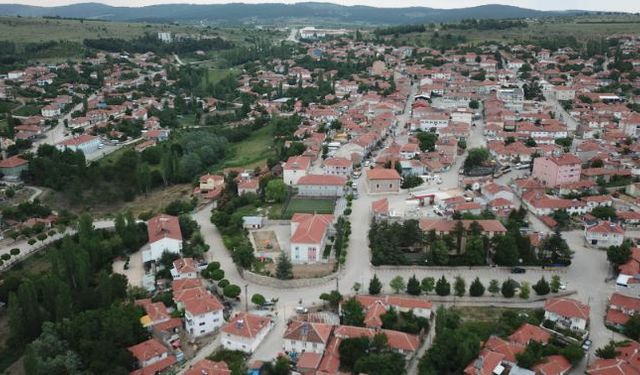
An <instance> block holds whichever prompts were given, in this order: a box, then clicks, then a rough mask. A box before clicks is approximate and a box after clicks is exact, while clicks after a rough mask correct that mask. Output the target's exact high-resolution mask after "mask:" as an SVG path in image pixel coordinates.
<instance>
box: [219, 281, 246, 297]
mask: <svg viewBox="0 0 640 375" xmlns="http://www.w3.org/2000/svg"><path fill="white" fill-rule="evenodd" d="M241 292H242V289H240V287H239V286H237V285H235V284H230V285H227V286H225V287H224V290H223V291H222V293H223V294H224V296H225V297H227V298H237V297H238V296H239V295H240V293H241Z"/></svg>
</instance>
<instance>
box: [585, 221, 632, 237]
mask: <svg viewBox="0 0 640 375" xmlns="http://www.w3.org/2000/svg"><path fill="white" fill-rule="evenodd" d="M587 232H592V233H616V234H624V229H622V227H621V226H620V225H618V224H616V223H612V222H609V221H601V222H600V223H598V224H596V225H594V226H592V227H589V228H587Z"/></svg>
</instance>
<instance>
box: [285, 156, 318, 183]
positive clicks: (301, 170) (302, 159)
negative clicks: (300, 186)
mask: <svg viewBox="0 0 640 375" xmlns="http://www.w3.org/2000/svg"><path fill="white" fill-rule="evenodd" d="M310 167H311V159H310V158H309V157H306V156H291V157H290V158H289V159H288V160H287V162H286V163H285V164H284V166H283V167H282V169H283V174H282V178H283V179H284V183H285V184H287V185H289V186H292V185H296V184H297V183H298V180H299V179H300V177H302V176H306V175H307V173H309V168H310Z"/></svg>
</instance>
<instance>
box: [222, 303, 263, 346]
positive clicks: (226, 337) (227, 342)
mask: <svg viewBox="0 0 640 375" xmlns="http://www.w3.org/2000/svg"><path fill="white" fill-rule="evenodd" d="M272 327H273V322H272V321H271V319H270V318H268V317H264V316H258V315H253V314H248V313H240V314H237V315H236V316H234V317H233V319H231V320H230V321H229V323H227V324H226V325H225V326H224V327H222V335H221V336H220V341H222V347H223V348H225V349H227V350H238V351H241V352H245V353H253V352H255V351H256V349H258V346H259V345H260V343H261V342H262V340H264V338H265V337H266V336H267V334H268V333H269V331H270V330H271V328H272Z"/></svg>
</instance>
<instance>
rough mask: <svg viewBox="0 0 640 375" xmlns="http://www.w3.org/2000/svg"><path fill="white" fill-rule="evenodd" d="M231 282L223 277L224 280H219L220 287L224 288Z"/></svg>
mask: <svg viewBox="0 0 640 375" xmlns="http://www.w3.org/2000/svg"><path fill="white" fill-rule="evenodd" d="M229 284H231V283H230V282H229V280H227V279H222V280H220V281H218V287H220V288H223V289H224V288H225V287H226V286H228V285H229Z"/></svg>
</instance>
